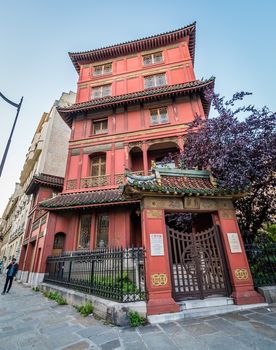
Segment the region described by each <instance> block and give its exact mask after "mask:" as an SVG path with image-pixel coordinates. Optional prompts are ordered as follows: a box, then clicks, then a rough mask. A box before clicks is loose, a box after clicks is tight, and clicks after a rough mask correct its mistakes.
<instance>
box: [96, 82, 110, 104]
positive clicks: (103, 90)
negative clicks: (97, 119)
mask: <svg viewBox="0 0 276 350" xmlns="http://www.w3.org/2000/svg"><path fill="white" fill-rule="evenodd" d="M106 96H111V84H108V85H102V86H97V87H94V88H92V99H93V100H94V99H96V98H101V97H106Z"/></svg>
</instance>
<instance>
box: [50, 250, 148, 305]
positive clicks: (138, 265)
mask: <svg viewBox="0 0 276 350" xmlns="http://www.w3.org/2000/svg"><path fill="white" fill-rule="evenodd" d="M144 259H145V251H144V249H143V248H105V249H97V250H94V251H87V252H78V251H76V252H69V253H66V252H65V253H64V254H63V255H61V256H58V257H53V256H51V257H48V259H47V267H46V274H45V277H44V282H48V283H53V284H58V285H61V286H64V287H67V288H71V289H76V290H79V291H82V292H85V293H89V294H93V295H98V296H100V297H102V298H105V299H111V300H115V301H119V302H123V303H124V302H134V301H140V300H145V297H146V289H145V276H144Z"/></svg>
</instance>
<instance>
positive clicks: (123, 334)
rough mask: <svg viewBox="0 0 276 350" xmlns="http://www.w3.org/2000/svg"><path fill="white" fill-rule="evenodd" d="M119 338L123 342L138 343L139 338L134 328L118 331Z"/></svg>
mask: <svg viewBox="0 0 276 350" xmlns="http://www.w3.org/2000/svg"><path fill="white" fill-rule="evenodd" d="M119 337H120V338H121V339H122V340H123V341H124V342H125V343H127V342H134V341H139V340H140V338H141V337H140V336H139V334H138V333H137V332H136V329H135V328H126V329H122V330H120V331H119Z"/></svg>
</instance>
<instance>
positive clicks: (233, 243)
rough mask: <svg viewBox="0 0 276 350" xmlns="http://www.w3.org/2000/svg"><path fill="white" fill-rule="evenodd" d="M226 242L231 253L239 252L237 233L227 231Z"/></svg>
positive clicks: (240, 250)
mask: <svg viewBox="0 0 276 350" xmlns="http://www.w3.org/2000/svg"><path fill="white" fill-rule="evenodd" d="M227 238H228V243H229V246H230V250H231V253H241V252H242V249H241V245H240V240H239V236H238V234H237V233H227Z"/></svg>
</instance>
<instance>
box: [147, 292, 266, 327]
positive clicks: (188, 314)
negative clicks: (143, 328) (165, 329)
mask: <svg viewBox="0 0 276 350" xmlns="http://www.w3.org/2000/svg"><path fill="white" fill-rule="evenodd" d="M226 299H231V298H226ZM194 301H195V300H194ZM198 301H199V300H198ZM200 301H201V300H200ZM267 306H268V304H267V303H260V304H248V305H233V304H227V305H220V306H209V307H199V308H194V309H184V310H183V309H182V311H180V312H174V313H171V314H161V315H150V316H148V321H149V323H151V324H156V323H164V322H171V321H178V320H183V319H190V318H194V317H207V316H213V315H222V314H227V313H229V312H235V311H242V310H248V309H254V308H258V307H267Z"/></svg>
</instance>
